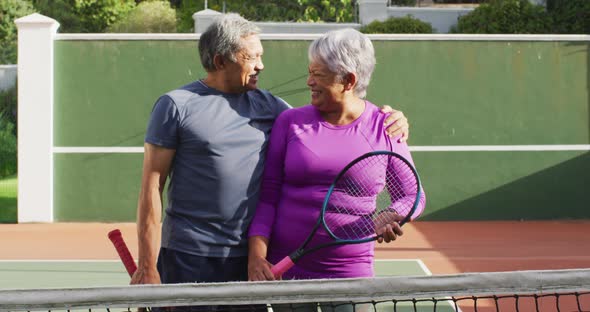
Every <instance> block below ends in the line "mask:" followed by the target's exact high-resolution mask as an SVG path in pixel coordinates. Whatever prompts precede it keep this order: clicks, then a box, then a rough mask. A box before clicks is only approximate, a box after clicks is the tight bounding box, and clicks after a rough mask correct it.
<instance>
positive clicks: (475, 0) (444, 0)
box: [434, 0, 488, 3]
mask: <svg viewBox="0 0 590 312" xmlns="http://www.w3.org/2000/svg"><path fill="white" fill-rule="evenodd" d="M487 1H488V0H434V2H435V3H485V2H487Z"/></svg>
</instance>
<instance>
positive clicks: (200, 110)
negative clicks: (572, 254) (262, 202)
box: [145, 81, 289, 257]
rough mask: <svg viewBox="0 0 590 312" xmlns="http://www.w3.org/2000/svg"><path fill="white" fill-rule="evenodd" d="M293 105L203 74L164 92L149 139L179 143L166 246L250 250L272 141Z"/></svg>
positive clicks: (200, 251)
mask: <svg viewBox="0 0 590 312" xmlns="http://www.w3.org/2000/svg"><path fill="white" fill-rule="evenodd" d="M287 108H289V105H288V104H287V103H285V102H284V101H283V100H282V99H280V98H278V97H275V96H273V95H271V94H270V93H269V92H267V91H262V90H254V91H249V92H246V93H242V94H227V93H223V92H220V91H218V90H215V89H212V88H209V87H207V86H206V85H205V84H203V83H202V82H201V81H196V82H194V83H191V84H189V85H186V86H184V87H182V88H180V89H177V90H174V91H171V92H169V93H167V94H166V95H164V96H162V97H160V98H159V99H158V101H157V102H156V104H155V105H154V108H153V111H152V114H151V117H150V121H149V124H148V129H147V134H146V137H145V142H147V143H150V144H154V145H158V146H162V147H165V148H170V149H175V150H176V154H175V156H174V160H173V163H172V167H171V170H170V184H169V187H168V204H167V206H166V210H165V211H166V215H165V218H164V222H163V225H162V247H164V248H169V249H174V250H178V251H181V252H185V253H190V254H194V255H199V256H208V257H236V256H246V255H247V254H248V250H247V245H246V243H247V238H246V233H247V230H248V225H249V224H250V220H251V219H252V216H253V213H254V209H255V208H256V202H257V200H258V192H259V187H260V180H261V177H262V172H263V169H264V168H263V167H264V158H265V154H266V145H267V142H268V137H269V134H270V129H271V127H272V125H273V122H274V120H275V119H276V117H277V116H278V115H279V114H280V113H281V112H282V111H284V110H285V109H287Z"/></svg>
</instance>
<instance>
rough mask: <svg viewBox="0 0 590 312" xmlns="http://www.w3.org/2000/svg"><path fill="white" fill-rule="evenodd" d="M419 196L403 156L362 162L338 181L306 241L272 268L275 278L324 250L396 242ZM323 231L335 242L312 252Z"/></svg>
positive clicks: (382, 155)
mask: <svg viewBox="0 0 590 312" xmlns="http://www.w3.org/2000/svg"><path fill="white" fill-rule="evenodd" d="M421 192H422V190H421V186H420V178H419V177H418V173H417V172H416V170H415V169H414V167H413V166H412V165H411V163H410V162H409V161H408V160H406V159H405V158H403V157H402V156H400V155H398V154H396V153H393V152H389V151H378V152H371V153H367V154H364V155H362V156H360V157H358V158H357V159H355V160H353V161H352V162H351V163H349V164H348V165H347V166H346V167H345V168H344V169H343V170H342V171H341V172H340V173H339V174H338V175H337V176H336V178H335V179H334V182H333V183H332V185H331V186H330V188H329V189H328V193H327V194H326V197H325V199H324V203H323V206H322V210H321V213H320V216H319V218H318V220H317V223H316V224H315V226H314V228H313V229H312V231H311V233H310V234H309V236H308V237H307V239H306V240H305V241H304V242H303V244H302V245H301V247H299V248H298V249H297V250H296V251H294V252H293V253H292V254H291V255H289V256H287V257H285V258H284V259H282V260H281V261H279V262H278V263H277V264H276V265H274V266H273V268H272V273H273V274H274V276H275V277H276V278H279V277H280V276H282V275H283V273H285V272H286V271H287V270H288V269H289V268H291V267H292V266H293V265H294V264H295V262H296V261H297V260H298V259H299V258H301V257H302V256H304V255H305V254H307V253H310V252H313V251H315V250H318V249H320V248H325V247H329V246H334V245H340V244H359V243H366V242H370V241H374V240H377V241H379V242H382V241H385V242H389V241H392V240H394V239H396V237H397V236H399V235H402V234H403V231H402V230H401V226H402V225H404V224H405V223H406V222H408V221H410V220H411V219H412V216H413V214H414V212H415V211H416V208H417V207H418V205H419V202H420V196H421ZM320 227H322V228H323V229H324V230H325V231H326V232H327V233H328V234H329V235H330V237H331V238H332V239H333V241H332V242H328V243H324V244H321V245H317V246H311V247H308V246H307V244H308V243H309V242H310V241H311V240H312V238H313V237H314V235H315V233H316V231H317V230H318V229H319V228H320Z"/></svg>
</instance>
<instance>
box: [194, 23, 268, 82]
mask: <svg viewBox="0 0 590 312" xmlns="http://www.w3.org/2000/svg"><path fill="white" fill-rule="evenodd" d="M259 33H260V28H258V26H256V25H255V24H254V23H252V22H250V21H248V20H246V19H245V18H243V17H241V16H240V15H238V14H235V13H229V14H223V15H221V16H220V17H218V18H217V19H215V21H214V22H213V24H211V25H210V26H209V27H207V29H206V30H205V32H203V33H202V34H201V38H200V39H199V54H200V55H201V64H203V67H204V68H205V70H206V71H208V72H211V71H215V64H214V63H213V57H214V56H215V54H220V55H222V56H224V57H227V58H229V59H230V60H232V61H233V62H236V61H237V59H236V56H235V55H236V53H237V52H238V51H240V49H242V46H241V43H240V39H241V38H243V37H247V36H250V35H257V34H259Z"/></svg>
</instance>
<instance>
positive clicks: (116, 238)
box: [109, 229, 137, 276]
mask: <svg viewBox="0 0 590 312" xmlns="http://www.w3.org/2000/svg"><path fill="white" fill-rule="evenodd" d="M109 239H110V240H111V242H112V243H113V245H114V246H115V249H116V250H117V253H118V254H119V258H121V261H122V262H123V265H124V266H125V269H126V270H127V273H129V276H133V273H135V271H136V270H137V265H136V264H135V260H133V256H132V255H131V252H129V248H127V244H125V241H124V240H123V235H121V231H119V229H115V230H112V231H110V232H109Z"/></svg>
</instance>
